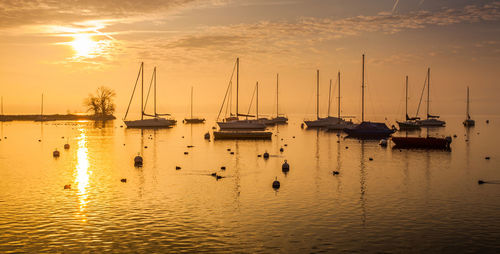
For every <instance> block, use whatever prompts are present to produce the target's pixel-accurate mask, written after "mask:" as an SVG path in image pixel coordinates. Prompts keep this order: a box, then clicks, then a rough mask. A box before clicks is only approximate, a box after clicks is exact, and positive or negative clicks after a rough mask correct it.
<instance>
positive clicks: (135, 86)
mask: <svg viewBox="0 0 500 254" xmlns="http://www.w3.org/2000/svg"><path fill="white" fill-rule="evenodd" d="M141 69H142V65H141V68H139V73H138V74H137V79H136V80H135V85H134V90H132V96H131V97H130V101H129V102H128V106H127V112H125V116H124V117H123V120H125V119H126V118H127V115H128V110H129V109H130V104H132V99H133V98H134V93H135V89H136V88H137V83H138V82H139V77H140V76H141Z"/></svg>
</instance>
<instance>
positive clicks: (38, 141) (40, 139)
mask: <svg viewBox="0 0 500 254" xmlns="http://www.w3.org/2000/svg"><path fill="white" fill-rule="evenodd" d="M0 140H1V139H0ZM38 142H42V140H41V139H39V140H38Z"/></svg>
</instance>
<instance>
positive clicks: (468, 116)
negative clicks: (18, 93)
mask: <svg viewBox="0 0 500 254" xmlns="http://www.w3.org/2000/svg"><path fill="white" fill-rule="evenodd" d="M2 114H3V111H2ZM469 119H470V115H469V87H467V120H469Z"/></svg>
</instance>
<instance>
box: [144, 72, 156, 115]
mask: <svg viewBox="0 0 500 254" xmlns="http://www.w3.org/2000/svg"><path fill="white" fill-rule="evenodd" d="M155 68H156V67H155ZM154 75H155V72H153V74H151V81H150V82H149V88H148V94H147V95H146V102H145V103H144V108H143V109H142V111H143V112H146V106H147V105H148V99H149V93H150V92H151V87H152V86H153V79H154Z"/></svg>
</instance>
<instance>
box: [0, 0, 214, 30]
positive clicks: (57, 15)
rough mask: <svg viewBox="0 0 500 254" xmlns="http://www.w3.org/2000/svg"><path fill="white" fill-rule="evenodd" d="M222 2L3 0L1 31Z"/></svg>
mask: <svg viewBox="0 0 500 254" xmlns="http://www.w3.org/2000/svg"><path fill="white" fill-rule="evenodd" d="M221 2H223V1H221V0H211V1H201V0H147V1H139V0H78V1H52V0H21V1H20V0H2V1H0V28H9V27H15V26H26V25H44V24H67V23H73V22H82V21H86V20H95V19H101V20H102V19H125V18H130V17H135V16H143V15H148V14H155V13H162V12H165V11H170V10H173V9H176V8H178V7H181V6H186V5H188V4H191V3H193V4H194V3H197V4H198V5H201V4H202V3H204V4H221Z"/></svg>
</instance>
